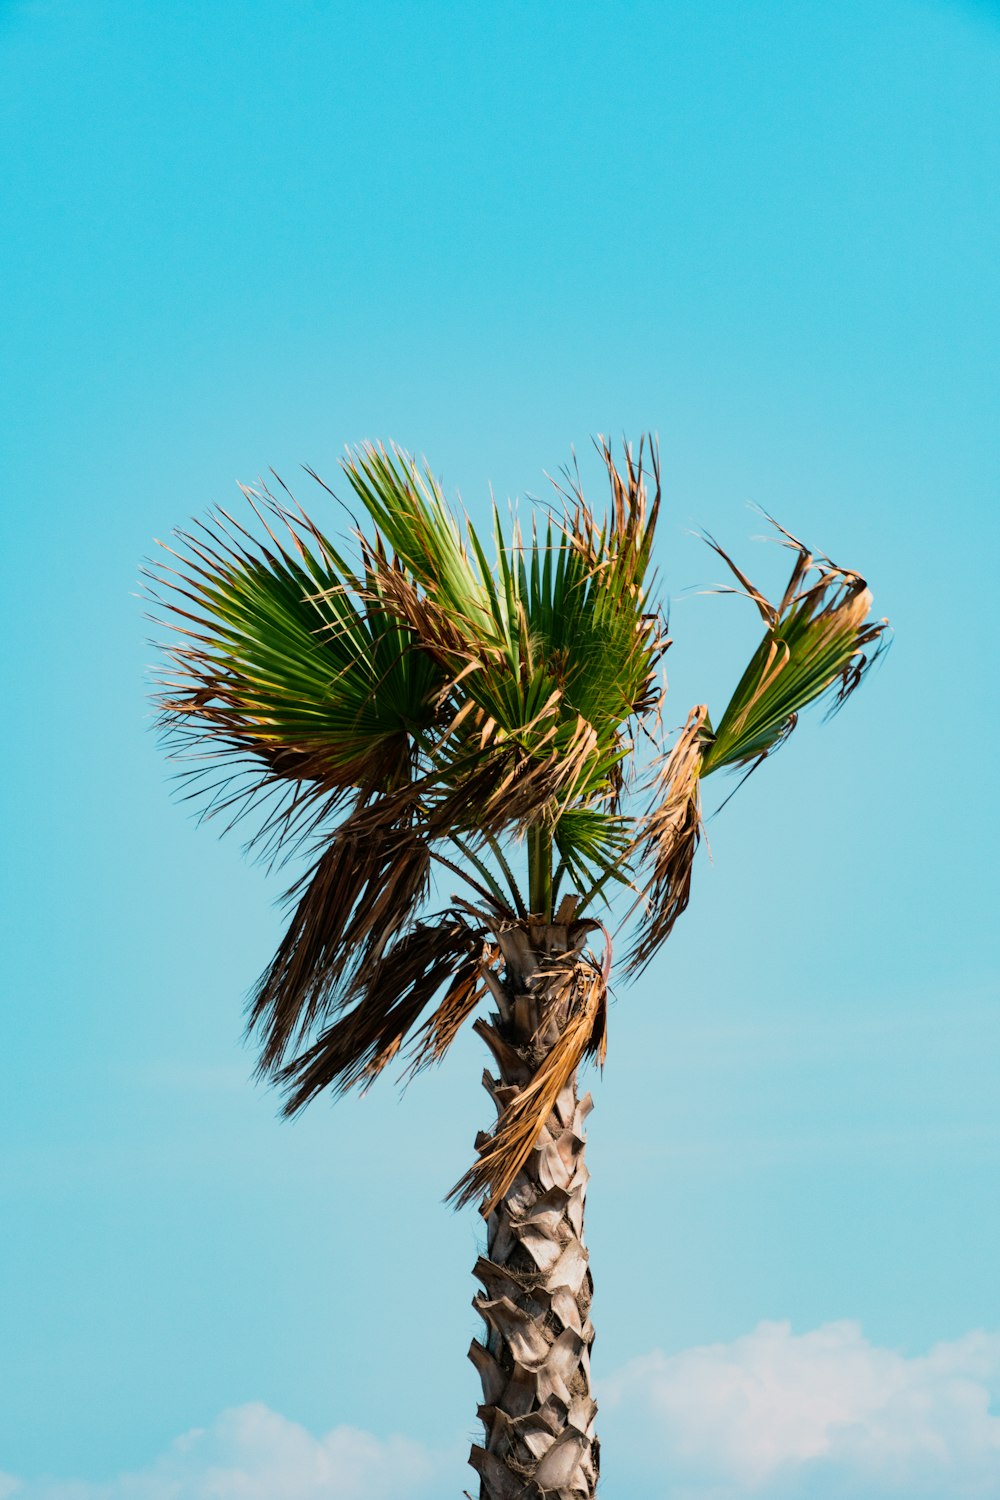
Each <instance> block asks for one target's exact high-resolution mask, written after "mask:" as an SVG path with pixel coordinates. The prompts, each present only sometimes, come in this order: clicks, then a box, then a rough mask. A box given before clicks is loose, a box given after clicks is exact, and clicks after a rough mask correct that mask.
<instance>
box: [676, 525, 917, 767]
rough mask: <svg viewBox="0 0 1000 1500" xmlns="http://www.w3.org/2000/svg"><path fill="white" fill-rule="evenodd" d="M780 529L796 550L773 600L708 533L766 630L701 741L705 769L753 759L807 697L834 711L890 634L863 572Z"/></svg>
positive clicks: (785, 728)
mask: <svg viewBox="0 0 1000 1500" xmlns="http://www.w3.org/2000/svg"><path fill="white" fill-rule="evenodd" d="M775 524H776V523H775ZM778 529H779V530H782V534H783V536H784V537H785V539H786V545H788V546H790V547H791V548H792V549H793V550H794V551H795V554H796V557H795V562H794V565H793V568H792V573H791V577H790V579H789V582H788V586H787V588H786V590H785V593H784V595H783V597H782V599H781V600H780V602H779V603H777V604H774V603H771V602H770V601H769V600H768V599H767V598H766V597H765V595H764V594H763V593H762V592H761V591H760V590H758V589H757V588H755V587H754V585H753V584H751V583H750V581H749V580H748V579H747V577H746V575H745V574H744V573H743V572H741V570H740V569H739V568H738V567H737V566H736V564H735V563H734V562H733V561H732V559H731V558H729V556H728V555H727V553H725V552H724V551H723V549H722V548H721V547H720V546H719V545H718V543H717V542H715V541H714V540H712V539H711V538H709V539H708V540H709V543H710V545H711V546H712V547H713V548H714V550H715V551H716V552H717V553H718V554H719V556H720V557H722V558H723V560H724V561H725V562H726V563H727V565H728V566H729V567H730V569H731V570H732V572H733V574H734V575H735V577H736V578H737V580H738V582H739V583H740V585H741V591H742V592H744V593H746V594H747V595H748V597H750V598H751V599H752V600H753V602H754V603H755V605H756V606H757V608H758V610H759V612H760V614H761V616H762V618H763V620H764V622H765V626H766V629H765V634H764V637H763V640H762V641H761V643H760V645H759V646H758V648H757V650H756V651H755V653H754V655H753V657H752V658H751V660H750V662H749V664H748V666H747V668H746V671H745V672H744V673H743V676H742V677H741V679H740V681H739V683H738V684H737V687H736V690H735V692H734V693H733V695H732V697H731V699H730V700H729V703H728V704H727V706H726V709H725V712H724V713H723V715H722V717H721V719H720V720H719V723H718V725H717V727H716V728H715V730H714V733H713V734H712V736H711V740H710V742H709V744H708V745H707V747H706V751H705V756H704V761H703V765H702V774H703V775H706V776H707V775H710V774H711V772H713V771H717V770H719V769H721V768H722V767H725V766H737V767H738V766H750V765H753V764H755V763H756V762H758V761H759V760H761V759H763V758H764V757H765V756H767V755H769V754H771V753H772V752H773V751H774V750H776V749H777V748H778V747H779V746H780V745H781V744H782V743H783V742H784V741H785V740H786V739H787V738H788V736H789V734H790V733H791V732H792V730H793V729H794V728H795V725H796V723H797V722H798V717H799V714H800V713H801V712H802V710H803V709H804V708H806V707H807V706H808V705H809V704H810V703H813V702H815V701H817V700H819V699H821V698H824V697H825V698H827V699H828V701H829V712H830V713H834V712H836V711H837V710H838V709H839V708H841V707H842V706H843V704H844V703H845V702H846V701H847V699H848V698H849V697H850V696H851V694H852V693H853V692H855V691H856V689H857V688H858V687H859V686H860V684H861V682H862V681H863V679H864V677H865V675H866V673H867V672H868V671H869V670H870V669H871V667H872V666H873V665H874V664H875V662H876V661H877V660H878V658H879V656H880V655H881V653H882V652H883V651H884V649H885V646H886V644H887V641H888V636H887V635H886V631H887V629H888V621H887V620H885V619H881V620H876V619H873V618H872V617H871V613H870V611H871V606H872V596H871V592H870V590H869V588H868V586H867V584H866V582H865V580H864V579H863V578H862V577H861V575H860V574H858V573H855V572H852V571H850V570H849V569H845V568H839V567H837V566H836V564H834V563H831V562H830V560H829V559H828V558H826V557H822V556H818V557H814V556H813V555H812V554H811V553H810V552H809V551H808V549H807V548H806V547H805V546H804V545H803V544H802V543H801V542H798V541H797V540H796V539H795V538H794V537H792V536H790V534H789V533H787V532H784V531H783V528H780V527H779V528H778Z"/></svg>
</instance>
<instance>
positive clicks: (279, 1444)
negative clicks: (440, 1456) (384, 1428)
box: [0, 1402, 437, 1500]
mask: <svg viewBox="0 0 1000 1500" xmlns="http://www.w3.org/2000/svg"><path fill="white" fill-rule="evenodd" d="M436 1469H437V1465H436V1463H435V1461H434V1460H433V1459H432V1457H431V1455H430V1454H429V1453H428V1452H427V1450H426V1449H425V1448H423V1447H421V1446H420V1445H419V1444H418V1443H414V1442H411V1441H410V1440H409V1439H407V1438H403V1437H390V1438H386V1439H384V1440H382V1439H379V1438H375V1437H373V1436H372V1435H371V1434H370V1433H367V1432H360V1431H358V1430H357V1429H356V1428H353V1427H337V1428H334V1430H333V1431H332V1432H330V1433H328V1434H327V1435H326V1436H325V1437H321V1438H316V1437H313V1436H312V1434H311V1433H309V1432H307V1431H306V1429H305V1428H304V1427H300V1426H299V1425H298V1423H296V1422H290V1421H288V1419H287V1418H286V1417H282V1416H279V1415H278V1413H277V1412H273V1411H271V1410H269V1408H268V1407H266V1406H264V1405H263V1404H262V1403H260V1402H254V1403H252V1404H250V1405H247V1406H238V1407H234V1408H233V1409H232V1410H230V1411H224V1412H223V1413H222V1415H221V1416H220V1417H218V1418H217V1419H216V1421H215V1422H213V1423H212V1425H211V1426H210V1427H207V1428H195V1429H194V1430H193V1431H191V1432H187V1433H185V1434H184V1435H183V1436H182V1437H179V1438H177V1439H176V1440H175V1441H174V1442H173V1443H172V1444H171V1446H170V1448H169V1449H168V1450H167V1452H166V1453H164V1454H162V1455H161V1456H160V1457H159V1458H158V1459H156V1460H155V1461H154V1462H153V1463H152V1464H151V1465H150V1466H149V1467H148V1468H145V1469H142V1470H140V1471H138V1472H135V1473H131V1474H122V1475H120V1476H119V1477H118V1478H117V1479H114V1480H112V1481H110V1482H109V1483H107V1484H90V1483H86V1482H82V1481H79V1480H56V1479H48V1480H37V1481H22V1482H21V1483H20V1484H18V1483H17V1481H13V1480H11V1479H10V1477H9V1476H0V1500H8V1497H9V1500H404V1497H406V1500H410V1497H413V1500H416V1497H418V1496H420V1495H423V1494H424V1493H425V1492H426V1490H427V1486H428V1485H429V1483H430V1481H431V1480H432V1479H433V1477H434V1474H435V1471H436ZM5 1480H7V1482H8V1484H9V1485H10V1484H12V1485H13V1486H14V1487H13V1488H6V1489H5V1488H4V1481H5Z"/></svg>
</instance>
